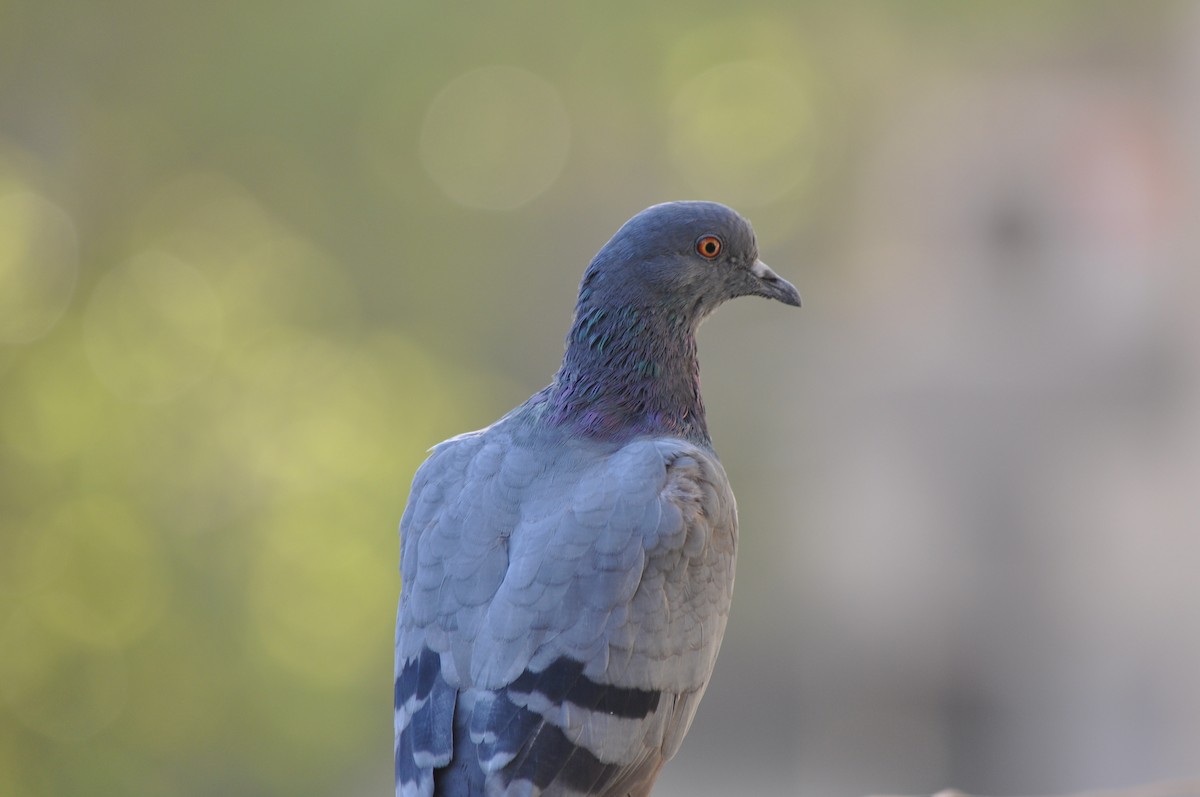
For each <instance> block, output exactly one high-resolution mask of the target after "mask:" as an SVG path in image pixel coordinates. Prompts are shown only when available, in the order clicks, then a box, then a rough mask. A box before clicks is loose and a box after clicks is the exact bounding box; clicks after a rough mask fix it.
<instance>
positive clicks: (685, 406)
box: [539, 202, 800, 445]
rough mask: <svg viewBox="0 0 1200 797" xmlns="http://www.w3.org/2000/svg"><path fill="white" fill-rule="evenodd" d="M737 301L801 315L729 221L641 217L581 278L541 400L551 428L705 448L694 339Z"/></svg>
mask: <svg viewBox="0 0 1200 797" xmlns="http://www.w3.org/2000/svg"><path fill="white" fill-rule="evenodd" d="M738 296H765V297H767V298H771V299H777V300H779V301H781V302H783V303H784V304H789V305H792V306H799V305H800V294H799V293H798V292H797V291H796V289H795V288H794V287H793V286H792V285H791V283H789V282H787V281H786V280H784V279H781V278H780V277H779V276H778V275H777V274H775V272H774V271H772V270H771V269H770V268H768V267H767V265H766V264H765V263H763V262H762V261H761V260H760V259H759V258H758V244H757V242H756V241H755V238H754V230H753V229H751V227H750V223H749V222H747V221H746V220H745V219H743V218H742V217H741V216H739V215H738V214H737V213H735V212H734V211H733V210H731V209H729V208H727V207H725V206H724V205H719V204H717V203H715V202H668V203H665V204H662V205H655V206H653V207H650V208H647V209H646V210H643V211H642V212H641V213H639V214H637V215H636V216H634V217H633V218H632V219H630V220H629V221H627V222H626V223H625V224H624V225H623V226H622V227H621V228H620V229H619V230H618V231H617V233H616V235H614V236H613V237H612V238H611V239H610V240H609V241H608V243H606V244H605V245H604V246H603V247H602V248H601V249H600V251H599V252H598V253H597V254H596V256H595V257H594V258H593V259H592V262H591V264H590V265H589V266H588V268H587V270H586V271H585V272H584V275H583V281H582V282H581V283H580V286H579V301H578V303H577V304H576V306H575V319H574V322H573V324H572V326H571V332H570V333H569V334H568V335H567V349H566V353H565V355H564V356H563V363H562V367H561V368H560V369H559V371H558V373H557V374H556V375H555V377H554V382H553V383H552V384H551V385H550V387H549V388H547V390H546V391H543V393H542V394H539V402H541V401H542V400H544V401H545V403H546V404H547V405H548V406H549V413H548V415H546V417H547V418H548V419H549V420H550V422H551V423H552V424H554V425H556V426H564V427H566V428H567V429H569V430H570V431H571V432H572V433H573V434H576V435H580V436H586V437H592V438H599V439H611V440H614V441H620V440H625V439H629V438H631V437H634V436H638V435H642V434H669V435H678V436H680V437H684V438H687V439H690V440H693V441H695V442H699V443H702V444H704V445H710V442H709V438H708V429H707V426H706V422H705V418H704V404H703V402H702V401H701V398H700V368H699V363H698V361H697V358H696V329H697V327H699V325H700V323H701V322H702V321H703V320H704V319H705V318H706V317H707V316H708V315H709V314H710V313H712V311H713V310H715V309H716V308H717V307H718V306H719V305H720V304H721V303H722V302H725V301H727V300H729V299H733V298H735V297H738Z"/></svg>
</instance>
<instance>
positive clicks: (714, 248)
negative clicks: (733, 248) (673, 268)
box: [696, 235, 721, 260]
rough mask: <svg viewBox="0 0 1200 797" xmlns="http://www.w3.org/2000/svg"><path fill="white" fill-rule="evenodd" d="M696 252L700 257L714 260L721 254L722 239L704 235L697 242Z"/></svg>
mask: <svg viewBox="0 0 1200 797" xmlns="http://www.w3.org/2000/svg"><path fill="white" fill-rule="evenodd" d="M696 252H697V254H699V255H700V257H703V258H706V259H708V260H712V259H713V258H714V257H716V256H717V255H719V254H721V239H720V238H718V237H717V236H715V235H702V236H700V240H698V241H696Z"/></svg>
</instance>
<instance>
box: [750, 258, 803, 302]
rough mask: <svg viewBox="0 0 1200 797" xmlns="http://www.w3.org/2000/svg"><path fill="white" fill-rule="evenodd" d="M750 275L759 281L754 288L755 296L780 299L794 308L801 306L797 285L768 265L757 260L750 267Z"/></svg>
mask: <svg viewBox="0 0 1200 797" xmlns="http://www.w3.org/2000/svg"><path fill="white" fill-rule="evenodd" d="M750 273H751V274H753V275H754V276H755V278H756V280H757V285H755V287H754V293H755V295H757V296H765V297H767V298H768V299H778V300H779V301H781V302H783V303H784V304H790V305H791V306H792V307H799V306H800V291H798V290H796V286H795V285H793V284H792V283H790V282H788V281H787V280H785V279H784V278H783V277H781V276H779V275H778V274H776V273H775V272H774V271H772V270H771V267H770V266H768V265H767V264H766V263H764V262H762V261H761V260H755V261H754V265H753V266H751V267H750Z"/></svg>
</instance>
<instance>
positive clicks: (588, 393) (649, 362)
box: [544, 295, 711, 446]
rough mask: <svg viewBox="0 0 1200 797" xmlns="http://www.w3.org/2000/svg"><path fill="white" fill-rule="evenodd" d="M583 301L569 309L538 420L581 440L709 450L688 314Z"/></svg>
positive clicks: (691, 320) (681, 309)
mask: <svg viewBox="0 0 1200 797" xmlns="http://www.w3.org/2000/svg"><path fill="white" fill-rule="evenodd" d="M586 299H587V296H586V295H585V296H584V297H582V298H581V301H580V303H579V306H578V307H577V308H576V311H575V321H574V323H573V325H572V327H571V333H570V335H569V336H568V337H567V351H566V354H565V355H564V357H563V363H562V367H561V368H559V370H558V373H557V374H556V375H555V377H554V382H553V383H552V384H551V385H550V388H549V390H548V394H547V395H546V401H547V410H548V411H547V413H546V415H545V416H544V417H545V418H546V419H547V420H548V421H549V422H550V423H552V424H554V425H556V426H563V427H566V428H568V429H569V430H570V431H571V432H572V433H573V434H577V435H581V436H584V437H593V438H598V439H603V440H614V441H621V440H628V439H631V438H634V437H638V436H641V435H651V434H653V435H675V436H678V437H683V438H685V439H688V440H692V441H694V442H697V443H700V444H702V445H705V446H711V441H710V439H709V436H708V426H707V424H706V422H705V418H704V403H703V401H702V400H701V398H700V365H699V361H698V360H697V358H696V334H695V333H696V325H697V324H696V322H695V321H694V320H693V319H692V317H691V316H692V314H691V313H688V312H686V311H685V310H684V309H683V308H678V309H673V308H669V307H657V308H645V307H638V306H636V305H633V304H628V305H623V306H593V305H590V304H588V303H587V301H586Z"/></svg>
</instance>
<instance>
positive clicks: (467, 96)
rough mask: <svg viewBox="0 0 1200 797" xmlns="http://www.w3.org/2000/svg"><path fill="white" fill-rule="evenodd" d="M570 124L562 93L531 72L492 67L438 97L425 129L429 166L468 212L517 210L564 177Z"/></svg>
mask: <svg viewBox="0 0 1200 797" xmlns="http://www.w3.org/2000/svg"><path fill="white" fill-rule="evenodd" d="M569 139H570V121H569V119H568V116H567V109H566V107H565V106H564V105H563V102H562V99H561V98H560V97H559V95H558V92H557V91H556V90H555V89H554V87H553V86H551V85H550V84H549V83H547V82H546V81H545V80H543V79H542V78H540V77H538V76H537V75H535V74H533V73H532V72H529V71H528V70H525V69H519V68H517V67H511V66H489V67H483V68H481V69H476V70H473V71H471V72H467V73H466V74H464V75H460V76H459V77H458V78H456V79H454V80H453V81H451V82H450V83H449V84H447V85H446V86H445V88H443V89H442V90H441V92H439V93H438V95H437V96H436V97H434V99H433V102H432V103H431V104H430V106H429V110H428V111H427V112H426V114H425V120H424V124H423V125H422V128H421V141H420V152H421V163H422V164H423V165H424V166H425V169H426V170H427V171H428V172H429V175H430V177H432V178H433V181H434V182H435V183H437V186H438V188H440V189H441V190H442V191H443V192H444V193H445V194H446V196H448V197H450V198H451V199H453V200H454V201H455V202H458V203H459V204H462V205H466V206H467V207H474V208H482V209H485V210H512V209H514V208H518V207H520V206H521V205H524V204H525V203H527V202H529V201H530V200H532V199H533V198H534V197H536V196H538V195H539V194H541V193H542V192H543V191H545V190H546V189H547V188H549V187H550V186H551V185H553V183H554V181H555V180H556V179H558V176H559V174H560V173H561V172H562V168H563V164H564V163H565V162H566V159H567V146H568V142H569Z"/></svg>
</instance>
